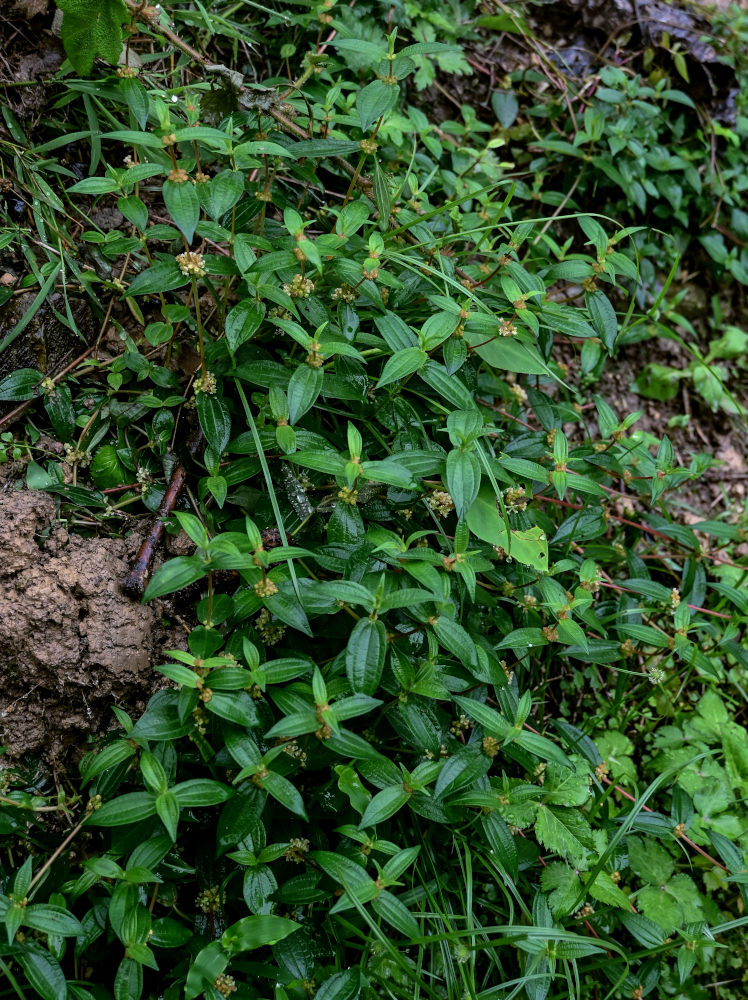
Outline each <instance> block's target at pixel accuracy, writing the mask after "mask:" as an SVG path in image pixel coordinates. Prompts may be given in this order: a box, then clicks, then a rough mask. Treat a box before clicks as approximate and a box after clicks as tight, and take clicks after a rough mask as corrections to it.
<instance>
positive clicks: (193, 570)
mask: <svg viewBox="0 0 748 1000" xmlns="http://www.w3.org/2000/svg"><path fill="white" fill-rule="evenodd" d="M207 572H208V570H207V567H206V565H205V563H204V562H203V560H202V559H200V558H199V557H198V556H177V558H176V559H169V561H168V562H165V563H163V564H162V565H161V566H159V568H158V569H157V570H156V572H155V573H154V574H153V578H152V579H151V582H150V583H149V584H148V586H147V587H146V590H145V595H144V598H143V599H144V600H146V601H152V600H153V598H154V597H163V595H164V594H173V593H174V591H175V590H181V589H182V588H183V587H188V586H189V585H190V584H191V583H195V581H196V580H201V579H202V578H203V577H204V576H206V574H207Z"/></svg>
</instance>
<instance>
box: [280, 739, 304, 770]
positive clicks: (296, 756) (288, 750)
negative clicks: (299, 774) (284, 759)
mask: <svg viewBox="0 0 748 1000" xmlns="http://www.w3.org/2000/svg"><path fill="white" fill-rule="evenodd" d="M283 753H284V754H286V755H287V756H289V757H292V758H293V760H297V761H298V762H299V764H300V765H301V766H302V767H306V751H305V750H302V749H301V747H300V746H299V744H298V743H297V742H296V740H291V741H290V743H286V744H284V746H283Z"/></svg>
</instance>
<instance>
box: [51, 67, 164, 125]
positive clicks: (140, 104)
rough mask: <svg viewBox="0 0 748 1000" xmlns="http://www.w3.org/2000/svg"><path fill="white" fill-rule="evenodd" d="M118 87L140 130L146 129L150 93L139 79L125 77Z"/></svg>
mask: <svg viewBox="0 0 748 1000" xmlns="http://www.w3.org/2000/svg"><path fill="white" fill-rule="evenodd" d="M71 62H72V60H71ZM118 87H119V92H120V93H121V94H122V96H123V97H124V99H125V103H126V104H127V106H128V108H129V109H130V111H131V113H132V116H133V118H134V119H135V121H136V122H137V123H138V125H139V126H140V128H142V129H144V128H145V127H146V125H147V124H148V112H149V110H150V107H151V102H150V98H149V97H148V91H147V90H146V89H145V87H144V86H143V84H142V83H141V82H140V80H138V79H137V77H132V76H123V77H122V78H121V79H120V81H119V84H118Z"/></svg>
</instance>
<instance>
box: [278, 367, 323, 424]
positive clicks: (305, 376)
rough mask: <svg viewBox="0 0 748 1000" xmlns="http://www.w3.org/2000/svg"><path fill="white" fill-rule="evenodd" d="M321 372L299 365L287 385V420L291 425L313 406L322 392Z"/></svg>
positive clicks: (317, 369)
mask: <svg viewBox="0 0 748 1000" xmlns="http://www.w3.org/2000/svg"><path fill="white" fill-rule="evenodd" d="M322 378H323V376H322V371H321V369H319V368H311V367H310V366H309V365H299V367H298V368H297V369H296V371H295V372H294V373H293V375H292V376H291V380H290V382H289V383H288V390H287V394H288V419H289V421H290V423H291V424H292V425H293V424H295V423H297V421H299V420H300V419H301V418H302V417H303V416H304V414H305V413H307V412H308V411H309V410H310V409H311V408H312V407H313V406H314V404H315V402H316V400H317V397H318V396H319V394H320V392H321V390H322Z"/></svg>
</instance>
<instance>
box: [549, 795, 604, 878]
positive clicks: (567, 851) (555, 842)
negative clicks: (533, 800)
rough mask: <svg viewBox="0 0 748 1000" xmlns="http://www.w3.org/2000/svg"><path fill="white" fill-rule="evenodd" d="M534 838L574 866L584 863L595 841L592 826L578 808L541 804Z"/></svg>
mask: <svg viewBox="0 0 748 1000" xmlns="http://www.w3.org/2000/svg"><path fill="white" fill-rule="evenodd" d="M535 835H536V837H537V838H538V840H539V841H540V843H541V844H542V845H543V847H545V848H547V849H548V850H549V851H555V852H556V854H560V855H561V857H563V858H565V859H566V860H567V861H569V862H570V863H571V864H574V863H578V864H583V863H584V859H585V857H586V855H587V852H588V851H590V850H593V849H594V847H595V841H594V838H593V836H592V830H591V829H590V826H589V823H588V822H587V820H586V819H585V818H584V817H583V816H582V814H581V813H580V812H577V810H575V809H562V808H559V807H557V806H546V805H543V803H542V802H541V803H539V805H538V812H537V818H536V820H535Z"/></svg>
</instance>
